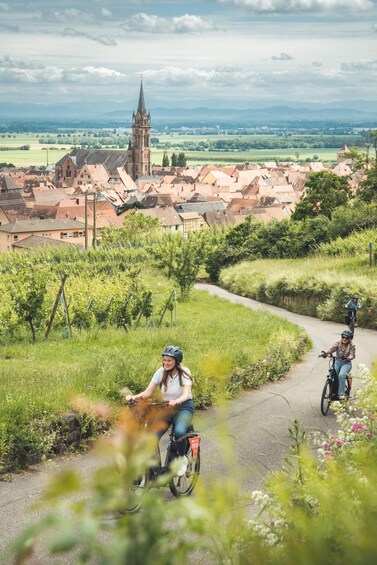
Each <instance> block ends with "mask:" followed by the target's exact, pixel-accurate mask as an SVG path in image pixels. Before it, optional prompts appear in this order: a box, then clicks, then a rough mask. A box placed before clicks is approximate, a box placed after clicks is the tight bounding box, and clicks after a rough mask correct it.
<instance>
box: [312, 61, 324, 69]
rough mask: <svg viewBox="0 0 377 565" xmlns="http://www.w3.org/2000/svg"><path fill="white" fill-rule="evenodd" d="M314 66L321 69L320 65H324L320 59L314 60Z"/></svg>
mask: <svg viewBox="0 0 377 565" xmlns="http://www.w3.org/2000/svg"><path fill="white" fill-rule="evenodd" d="M312 67H315V68H316V69H319V68H320V67H322V63H320V62H319V61H313V62H312Z"/></svg>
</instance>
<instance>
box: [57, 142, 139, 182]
mask: <svg viewBox="0 0 377 565" xmlns="http://www.w3.org/2000/svg"><path fill="white" fill-rule="evenodd" d="M127 159H128V157H127V151H118V150H117V151H114V150H111V149H73V150H72V151H71V152H70V153H67V154H66V155H64V157H62V158H61V159H60V160H59V161H58V162H57V163H56V165H55V177H54V181H55V183H56V185H57V186H63V185H64V186H73V184H74V181H75V179H76V177H77V176H78V174H79V172H80V171H81V169H82V168H83V167H84V165H103V166H104V167H106V169H107V171H109V173H110V174H112V172H114V173H116V172H117V169H118V168H119V167H121V168H125V167H126V164H127Z"/></svg>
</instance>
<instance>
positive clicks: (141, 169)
mask: <svg viewBox="0 0 377 565" xmlns="http://www.w3.org/2000/svg"><path fill="white" fill-rule="evenodd" d="M150 140H151V116H150V113H149V112H147V111H146V108H145V101H144V91H143V80H141V83H140V94H139V103H138V106H137V112H136V114H135V112H133V114H132V141H130V142H129V145H128V162H127V172H128V174H129V175H130V176H131V177H132V178H133V180H136V179H137V178H138V177H141V176H144V175H150V174H151V147H150Z"/></svg>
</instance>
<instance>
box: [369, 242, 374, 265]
mask: <svg viewBox="0 0 377 565" xmlns="http://www.w3.org/2000/svg"><path fill="white" fill-rule="evenodd" d="M372 265H373V243H372V242H369V267H371V266H372Z"/></svg>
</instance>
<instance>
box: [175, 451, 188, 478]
mask: <svg viewBox="0 0 377 565" xmlns="http://www.w3.org/2000/svg"><path fill="white" fill-rule="evenodd" d="M177 462H178V467H177V471H176V473H177V477H183V475H184V474H185V473H186V471H187V465H188V459H187V457H186V455H183V456H181V457H178V459H177Z"/></svg>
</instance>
